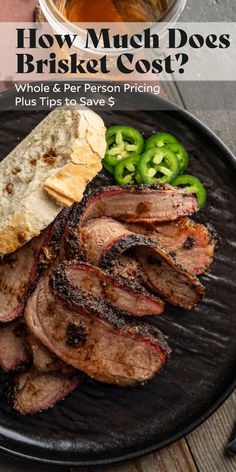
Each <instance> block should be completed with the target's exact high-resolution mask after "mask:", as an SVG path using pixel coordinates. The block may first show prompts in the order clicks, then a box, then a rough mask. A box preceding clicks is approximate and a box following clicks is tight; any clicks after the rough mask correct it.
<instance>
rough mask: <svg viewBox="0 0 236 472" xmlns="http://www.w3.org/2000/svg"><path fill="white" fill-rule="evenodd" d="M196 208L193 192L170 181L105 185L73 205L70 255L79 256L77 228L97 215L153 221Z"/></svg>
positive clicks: (68, 225)
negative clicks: (116, 185) (175, 185)
mask: <svg viewBox="0 0 236 472" xmlns="http://www.w3.org/2000/svg"><path fill="white" fill-rule="evenodd" d="M197 211H198V204H197V200H196V198H195V197H194V196H193V195H190V194H188V193H186V192H185V191H184V190H183V189H178V188H174V187H171V186H170V185H162V186H157V185H153V186H145V185H135V186H131V185H129V186H127V187H125V186H123V187H115V186H113V187H102V188H99V189H98V190H96V192H92V193H91V192H89V193H88V194H87V195H86V196H85V197H84V198H83V200H82V201H81V202H80V203H75V204H74V205H73V206H72V208H71V212H70V215H69V219H68V223H67V230H66V236H67V237H66V239H67V254H68V256H69V258H74V257H75V256H76V254H77V250H78V239H77V234H78V228H79V227H80V228H81V227H82V225H84V224H85V223H86V222H87V221H89V220H92V219H94V218H101V217H108V218H115V219H117V220H121V221H125V222H134V223H149V224H150V223H157V222H166V221H174V220H177V219H179V218H181V217H182V216H188V215H191V214H193V213H195V212H197Z"/></svg>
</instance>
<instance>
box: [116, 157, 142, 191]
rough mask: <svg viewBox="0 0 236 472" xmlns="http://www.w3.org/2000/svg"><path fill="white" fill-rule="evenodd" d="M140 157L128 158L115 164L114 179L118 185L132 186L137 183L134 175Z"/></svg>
mask: <svg viewBox="0 0 236 472" xmlns="http://www.w3.org/2000/svg"><path fill="white" fill-rule="evenodd" d="M139 161H140V156H135V155H133V156H130V157H126V158H125V159H122V160H121V161H120V162H118V164H116V167H115V170H114V177H115V180H116V182H117V183H118V184H119V185H128V184H134V183H136V182H137V179H136V173H137V169H138V164H139Z"/></svg>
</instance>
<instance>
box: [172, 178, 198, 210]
mask: <svg viewBox="0 0 236 472" xmlns="http://www.w3.org/2000/svg"><path fill="white" fill-rule="evenodd" d="M171 185H173V186H174V187H183V188H184V190H185V191H186V192H187V193H193V194H195V195H196V197H197V201H198V205H199V208H202V207H203V206H204V205H205V203H206V190H205V187H203V185H202V183H201V182H200V180H199V179H197V177H193V175H179V176H178V177H176V179H175V180H173V182H171Z"/></svg>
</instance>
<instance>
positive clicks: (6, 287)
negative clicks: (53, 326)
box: [0, 209, 68, 322]
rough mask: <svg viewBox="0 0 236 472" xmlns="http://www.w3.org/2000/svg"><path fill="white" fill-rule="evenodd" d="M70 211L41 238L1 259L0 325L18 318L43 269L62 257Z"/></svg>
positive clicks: (63, 211) (34, 239) (61, 215)
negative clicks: (60, 255) (62, 243)
mask: <svg viewBox="0 0 236 472" xmlns="http://www.w3.org/2000/svg"><path fill="white" fill-rule="evenodd" d="M67 215H68V209H63V210H62V211H61V213H60V214H59V215H58V217H57V218H56V219H55V221H54V222H53V223H52V224H51V225H50V226H49V228H48V229H47V230H44V231H43V232H42V233H41V234H40V235H39V236H37V237H36V238H33V239H32V240H31V241H30V242H29V243H27V244H26V245H24V246H23V247H22V248H20V249H18V250H17V251H15V252H14V253H12V254H9V255H7V256H5V257H3V258H2V259H1V260H0V271H1V274H0V322H7V321H11V320H13V319H15V318H17V317H18V316H19V315H20V314H21V313H22V311H23V309H24V306H25V301H26V297H27V295H28V294H29V293H30V291H31V290H32V289H33V287H34V286H35V284H36V282H37V279H38V277H39V275H40V273H41V272H42V270H43V268H45V267H48V265H49V264H51V263H52V262H53V261H54V260H55V259H56V258H57V256H58V254H59V251H60V248H61V241H62V237H63V236H64V227H65V223H66V217H67Z"/></svg>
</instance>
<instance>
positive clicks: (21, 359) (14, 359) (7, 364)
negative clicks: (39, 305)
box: [0, 320, 31, 372]
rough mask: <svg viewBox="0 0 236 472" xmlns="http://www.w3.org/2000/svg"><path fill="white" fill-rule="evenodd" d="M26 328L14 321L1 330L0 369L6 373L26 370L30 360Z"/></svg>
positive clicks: (19, 322)
mask: <svg viewBox="0 0 236 472" xmlns="http://www.w3.org/2000/svg"><path fill="white" fill-rule="evenodd" d="M25 335H26V327H25V326H24V324H23V323H22V322H21V321H18V320H17V321H14V322H12V323H10V324H8V325H6V326H3V327H1V328H0V367H1V369H2V370H4V371H5V372H8V371H10V370H17V369H21V368H24V366H26V365H27V364H28V362H29V360H30V357H31V356H30V351H29V349H28V347H27V342H26V336H25Z"/></svg>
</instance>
